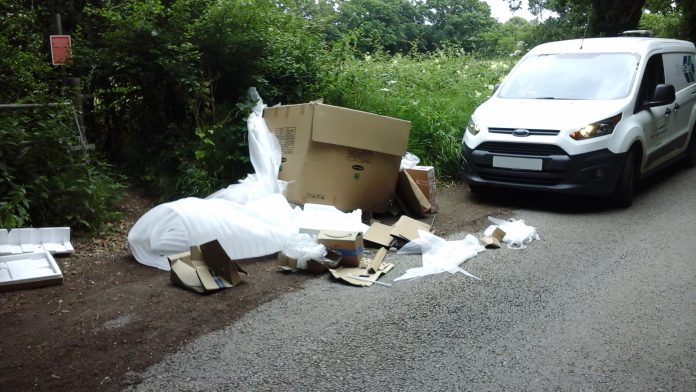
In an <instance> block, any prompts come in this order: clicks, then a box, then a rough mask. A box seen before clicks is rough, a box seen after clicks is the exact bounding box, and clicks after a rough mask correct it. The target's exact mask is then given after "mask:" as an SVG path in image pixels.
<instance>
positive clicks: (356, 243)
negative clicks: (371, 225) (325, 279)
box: [317, 230, 365, 267]
mask: <svg viewBox="0 0 696 392" xmlns="http://www.w3.org/2000/svg"><path fill="white" fill-rule="evenodd" d="M317 242H318V243H320V244H322V245H324V246H325V247H326V249H330V250H333V251H335V252H337V253H338V254H340V255H341V263H340V264H341V265H342V266H345V267H358V266H360V261H361V260H362V254H363V251H364V250H365V246H364V244H363V236H362V233H359V232H350V231H335V230H322V231H320V232H319V235H317Z"/></svg>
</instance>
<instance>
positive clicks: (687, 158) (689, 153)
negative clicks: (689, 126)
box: [682, 127, 696, 169]
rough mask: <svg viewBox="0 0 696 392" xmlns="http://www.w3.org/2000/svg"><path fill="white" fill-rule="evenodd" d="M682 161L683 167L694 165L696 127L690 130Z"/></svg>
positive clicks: (695, 161) (695, 164)
mask: <svg viewBox="0 0 696 392" xmlns="http://www.w3.org/2000/svg"><path fill="white" fill-rule="evenodd" d="M682 162H683V165H684V167H686V168H688V169H691V168H692V167H694V166H696V127H694V129H693V130H692V131H691V138H690V139H689V144H688V145H687V146H686V152H685V155H684V160H683V161H682Z"/></svg>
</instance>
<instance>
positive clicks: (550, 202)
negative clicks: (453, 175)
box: [470, 164, 684, 214]
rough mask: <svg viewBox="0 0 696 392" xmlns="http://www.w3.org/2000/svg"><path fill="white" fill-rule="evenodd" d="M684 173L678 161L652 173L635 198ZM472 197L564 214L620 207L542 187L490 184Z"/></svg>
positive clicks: (639, 197)
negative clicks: (506, 187) (525, 188)
mask: <svg viewBox="0 0 696 392" xmlns="http://www.w3.org/2000/svg"><path fill="white" fill-rule="evenodd" d="M681 174H684V169H683V168H682V166H681V165H679V164H675V165H671V166H669V167H667V168H665V169H664V170H660V171H659V172H657V173H654V174H652V175H650V176H649V177H647V178H645V179H644V180H643V181H641V183H640V184H639V187H638V191H637V193H636V195H635V199H636V200H640V199H642V198H644V197H647V196H648V195H650V194H652V193H654V192H658V191H660V190H661V189H662V188H663V187H669V186H670V182H672V181H676V180H678V178H679V176H680V175H681ZM470 197H471V198H473V199H474V200H475V201H476V202H477V203H481V204H484V205H489V206H495V207H502V208H509V209H527V210H536V211H550V212H557V213H564V214H587V213H606V212H611V211H615V210H617V209H618V208H617V207H615V206H613V205H612V204H611V203H610V202H609V200H608V199H606V198H603V197H595V196H578V195H566V194H561V193H553V192H541V191H522V190H513V189H502V188H491V189H487V190H485V191H483V192H481V194H476V195H471V196H470Z"/></svg>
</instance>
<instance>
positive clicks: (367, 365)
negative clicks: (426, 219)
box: [136, 169, 696, 391]
mask: <svg viewBox="0 0 696 392" xmlns="http://www.w3.org/2000/svg"><path fill="white" fill-rule="evenodd" d="M695 193H696V169H692V170H681V169H671V170H668V171H667V172H666V173H661V174H659V175H658V176H656V177H655V178H653V179H652V180H651V181H649V182H648V183H647V184H646V186H645V187H644V189H643V190H642V192H641V193H640V194H639V195H638V196H637V199H636V201H635V202H634V205H633V206H632V207H631V208H629V209H627V210H615V209H610V208H605V207H604V206H603V203H602V202H601V201H588V199H586V198H585V199H583V198H574V199H573V198H566V197H553V196H547V195H535V194H518V193H509V194H506V196H504V197H498V198H497V199H496V200H494V202H495V203H501V204H504V205H507V206H508V207H512V208H514V209H515V217H516V218H518V219H524V220H525V222H526V223H527V224H529V225H532V226H535V227H536V228H537V230H538V232H539V234H540V236H541V240H540V241H535V242H533V243H532V244H530V245H529V247H528V248H527V249H525V250H511V249H507V248H503V249H499V250H492V251H486V252H484V253H482V254H480V255H478V256H476V257H475V258H473V259H470V260H469V261H467V262H465V263H464V264H463V265H462V266H463V267H464V268H465V269H466V270H468V271H469V272H471V273H473V274H474V275H476V276H479V277H481V278H482V279H483V280H482V281H481V282H477V281H475V280H473V279H471V278H468V277H465V276H464V275H462V274H457V275H450V274H442V275H436V276H431V277H426V278H422V279H419V280H415V281H410V282H397V283H395V284H394V286H393V287H382V286H373V287H370V288H362V289H360V288H354V287H349V286H344V285H341V284H338V283H333V282H331V281H329V280H328V278H327V279H326V280H325V279H316V280H312V281H310V282H309V283H308V284H307V285H306V286H305V288H304V289H302V290H300V291H297V292H293V293H289V294H288V295H285V296H283V297H281V298H280V299H278V300H274V301H272V302H270V303H267V304H265V305H262V306H260V307H258V308H257V309H256V310H254V311H252V312H250V313H248V314H247V316H245V317H244V318H243V319H241V320H240V321H239V322H236V323H234V324H232V325H230V326H229V327H228V328H226V329H224V330H221V331H218V332H216V333H214V334H211V335H207V336H205V337H203V338H201V339H199V340H197V341H195V342H194V343H193V344H192V345H190V346H188V347H186V348H185V349H183V350H182V351H180V352H179V353H178V354H176V355H174V356H172V357H170V358H169V359H167V360H166V361H165V362H163V363H161V364H158V365H156V366H154V367H152V368H150V369H149V370H148V371H147V372H146V373H145V374H144V375H142V376H143V377H144V381H143V383H142V384H141V385H140V386H138V387H137V388H136V389H137V390H186V391H197V390H211V391H217V390H347V391H353V390H389V391H426V390H474V391H480V390H489V391H499V390H512V391H518V390H568V391H570V390H572V391H588V390H592V391H594V390H599V391H605V390H620V391H658V390H665V391H694V390H696V240H695V237H696V195H695ZM464 234H465V233H462V234H461V235H458V236H455V238H460V237H462V236H463V235H464ZM388 260H389V261H392V262H395V263H396V264H397V267H396V268H395V270H394V271H392V272H390V273H389V274H388V275H387V276H385V277H383V279H384V280H385V281H388V282H390V281H392V280H393V279H394V278H396V277H398V276H399V275H401V274H402V273H403V272H404V271H405V270H406V269H407V268H408V267H412V266H417V265H419V264H420V257H419V256H400V257H396V256H395V255H389V256H388ZM231 306H233V305H231ZM182 317H185V315H182ZM220 317H224V314H221V315H220ZM191 322H192V323H198V322H205V320H191Z"/></svg>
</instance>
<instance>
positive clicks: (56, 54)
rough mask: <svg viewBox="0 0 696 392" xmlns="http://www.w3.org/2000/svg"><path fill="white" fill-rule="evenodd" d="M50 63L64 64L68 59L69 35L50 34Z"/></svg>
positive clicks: (69, 52) (69, 54) (70, 54)
mask: <svg viewBox="0 0 696 392" xmlns="http://www.w3.org/2000/svg"><path fill="white" fill-rule="evenodd" d="M49 38H50V40H51V64H53V65H65V64H67V63H68V62H69V61H70V57H71V56H72V52H71V51H70V36H69V35H51V36H49Z"/></svg>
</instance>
